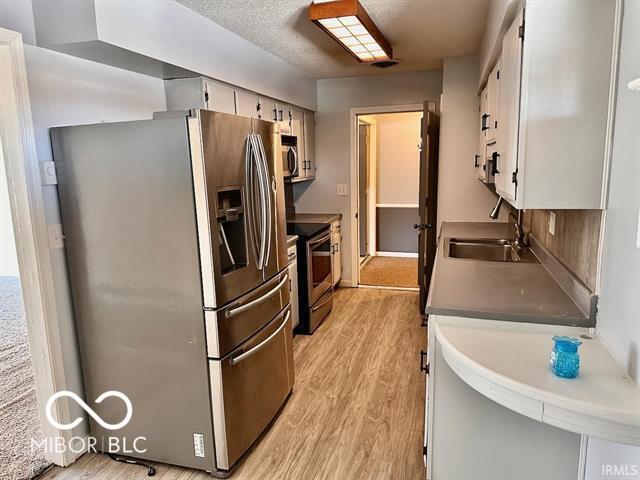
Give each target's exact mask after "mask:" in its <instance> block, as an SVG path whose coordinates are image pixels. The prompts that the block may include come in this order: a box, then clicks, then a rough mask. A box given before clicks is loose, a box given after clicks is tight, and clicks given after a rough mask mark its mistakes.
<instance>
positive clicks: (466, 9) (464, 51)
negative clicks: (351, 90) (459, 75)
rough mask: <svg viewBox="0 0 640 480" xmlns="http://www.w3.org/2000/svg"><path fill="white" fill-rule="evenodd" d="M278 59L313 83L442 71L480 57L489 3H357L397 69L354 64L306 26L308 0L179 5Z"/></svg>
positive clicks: (202, 0) (208, 0)
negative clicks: (456, 60)
mask: <svg viewBox="0 0 640 480" xmlns="http://www.w3.org/2000/svg"><path fill="white" fill-rule="evenodd" d="M178 1H179V2H180V3H182V4H184V5H186V6H187V7H189V8H191V9H192V10H194V11H196V12H198V13H199V14H201V15H203V16H205V17H207V18H209V19H211V20H213V21H214V22H216V23H217V24H219V25H221V26H223V27H224V28H226V29H228V30H230V31H232V32H234V33H236V34H237V35H239V36H241V37H243V38H245V39H246V40H249V41H250V42H251V43H253V44H255V45H257V46H259V47H261V48H263V49H264V50H267V51H269V52H271V53H273V54H275V55H278V56H280V57H281V58H283V59H284V60H286V61H287V62H288V63H290V64H291V65H293V66H295V67H298V68H299V69H300V70H302V71H303V72H305V73H306V74H307V75H309V76H310V77H313V78H331V77H345V76H352V75H373V74H376V73H390V72H410V71H418V70H431V69H438V68H441V67H442V59H443V58H444V57H453V56H459V55H468V54H472V53H475V52H477V51H478V48H479V45H480V39H481V36H482V31H483V29H484V22H485V17H486V12H487V8H488V4H489V0H360V3H361V4H362V5H363V6H364V8H365V9H366V10H367V12H368V13H369V16H371V18H372V19H373V20H374V22H375V23H376V25H377V26H378V28H380V30H381V31H382V33H383V34H384V36H385V37H386V39H387V40H388V41H389V42H390V43H391V46H392V47H393V52H394V57H395V58H396V59H398V60H399V61H400V64H399V65H396V66H395V67H392V68H390V69H387V70H382V69H377V68H373V67H371V66H369V65H366V64H358V62H357V61H356V60H355V59H354V58H353V57H352V56H351V55H349V54H348V53H347V52H346V51H345V50H343V49H342V47H340V46H339V45H338V44H337V43H336V42H335V41H333V40H332V39H331V38H330V37H329V36H328V35H327V34H326V33H324V32H323V31H322V30H320V29H319V28H318V27H316V26H315V25H314V24H312V23H311V22H310V21H309V17H308V10H307V9H308V6H309V4H310V2H311V0H178Z"/></svg>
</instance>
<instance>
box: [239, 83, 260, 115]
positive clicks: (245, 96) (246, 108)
mask: <svg viewBox="0 0 640 480" xmlns="http://www.w3.org/2000/svg"><path fill="white" fill-rule="evenodd" d="M260 107H261V105H260V97H259V96H258V95H256V94H255V93H253V92H247V91H244V90H236V110H237V113H238V115H243V116H245V117H251V118H258V112H259V111H260Z"/></svg>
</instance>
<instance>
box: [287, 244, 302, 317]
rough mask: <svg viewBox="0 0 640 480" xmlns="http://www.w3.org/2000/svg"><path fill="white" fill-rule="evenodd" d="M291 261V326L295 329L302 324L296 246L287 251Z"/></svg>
mask: <svg viewBox="0 0 640 480" xmlns="http://www.w3.org/2000/svg"><path fill="white" fill-rule="evenodd" d="M287 257H288V260H289V298H290V299H291V324H292V327H293V328H296V327H297V326H298V323H300V306H299V304H298V255H297V253H296V245H291V246H290V247H289V248H288V250H287Z"/></svg>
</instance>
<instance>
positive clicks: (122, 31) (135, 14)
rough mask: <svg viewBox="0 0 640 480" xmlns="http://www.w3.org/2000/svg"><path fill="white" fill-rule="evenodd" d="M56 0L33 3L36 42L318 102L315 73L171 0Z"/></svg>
mask: <svg viewBox="0 0 640 480" xmlns="http://www.w3.org/2000/svg"><path fill="white" fill-rule="evenodd" d="M56 3H57V2H50V1H38V2H35V3H34V12H35V18H36V36H37V40H38V45H41V46H51V47H52V48H55V49H61V50H62V51H64V50H66V49H68V50H72V51H74V52H76V53H77V54H78V55H80V56H85V58H98V57H99V58H101V59H102V60H103V61H105V62H106V63H110V64H112V65H120V63H121V62H124V63H126V64H127V65H128V68H132V69H133V70H135V69H136V68H137V69H139V68H141V65H144V64H146V63H147V62H148V63H149V65H151V64H153V63H157V62H153V60H152V59H156V60H159V61H161V62H165V63H166V64H170V65H175V66H178V67H180V68H183V69H186V70H189V71H193V72H198V73H200V74H202V75H205V76H208V77H211V78H215V79H218V80H221V81H224V82H227V83H230V84H232V85H237V86H239V87H242V88H246V89H248V90H252V91H255V92H258V93H260V94H263V95H267V96H270V97H273V98H276V99H278V100H282V101H286V102H290V103H293V104H295V105H299V106H301V107H305V108H308V109H311V110H315V108H316V82H315V80H314V79H312V78H310V77H308V76H306V75H305V74H304V73H303V72H302V71H300V70H298V69H297V68H295V67H293V66H292V65H290V64H288V63H287V62H285V61H284V60H283V59H282V58H280V57H278V56H276V55H274V54H272V53H269V52H267V51H265V50H263V49H261V48H259V47H257V46H256V45H254V44H252V43H250V42H249V41H247V40H245V39H243V38H242V37H240V36H239V35H236V34H235V33H232V32H230V31H229V30H227V29H225V28H223V27H221V26H220V25H218V24H216V23H215V22H213V21H211V20H210V19H208V18H205V17H203V16H202V15H200V14H198V13H196V12H194V11H193V10H191V9H189V8H188V7H186V6H184V5H182V4H180V3H178V2H176V1H175V0H154V1H137V2H132V1H130V0H84V1H82V2H66V3H64V4H63V7H64V8H62V7H61V5H60V4H59V3H58V4H56ZM90 42H92V43H90ZM65 44H66V46H65ZM127 52H135V53H136V54H139V56H134V55H129V54H128V53H127ZM140 55H141V56H144V57H141V56H140ZM154 68H155V67H154ZM138 71H139V70H138ZM145 73H146V72H145Z"/></svg>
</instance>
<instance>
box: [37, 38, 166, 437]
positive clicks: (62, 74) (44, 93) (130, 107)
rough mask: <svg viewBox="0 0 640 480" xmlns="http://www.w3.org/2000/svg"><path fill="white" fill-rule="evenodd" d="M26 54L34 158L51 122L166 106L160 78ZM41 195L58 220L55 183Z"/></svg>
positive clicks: (66, 329) (104, 118)
mask: <svg viewBox="0 0 640 480" xmlns="http://www.w3.org/2000/svg"><path fill="white" fill-rule="evenodd" d="M25 57H26V64H27V76H28V81H29V94H30V98H31V111H32V114H33V124H34V132H35V140H36V151H37V156H38V160H39V161H47V160H52V159H53V158H52V153H51V143H50V140H49V128H50V127H53V126H61V125H73V124H85V123H98V122H112V121H122V120H138V119H143V118H151V115H152V114H153V112H154V111H160V110H164V109H165V108H166V104H165V96H164V85H163V82H162V80H160V79H157V78H152V77H148V76H146V75H140V74H136V73H131V72H128V71H125V70H120V69H117V68H113V67H108V66H105V65H101V64H99V63H94V62H89V61H87V60H82V59H79V58H76V57H71V56H68V55H64V54H61V53H57V52H53V51H51V50H46V49H43V48H39V47H34V46H25ZM42 195H43V199H44V206H45V215H46V221H47V224H55V223H59V222H60V213H59V205H58V196H57V190H56V187H53V186H50V187H43V189H42ZM51 253H52V267H53V273H54V276H55V287H56V306H57V310H58V315H59V318H60V325H61V330H62V331H61V338H62V339H63V341H65V345H64V355H65V367H66V373H67V379H68V380H69V382H70V387H71V388H72V389H73V390H75V391H77V392H79V393H82V377H81V372H80V364H79V356H78V349H77V344H76V335H75V324H74V319H73V310H72V305H71V296H70V288H69V279H68V276H67V264H66V257H65V252H64V250H63V249H59V250H53V251H52V252H51ZM83 425H84V424H81V427H82V426H83ZM81 427H78V428H81Z"/></svg>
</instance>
